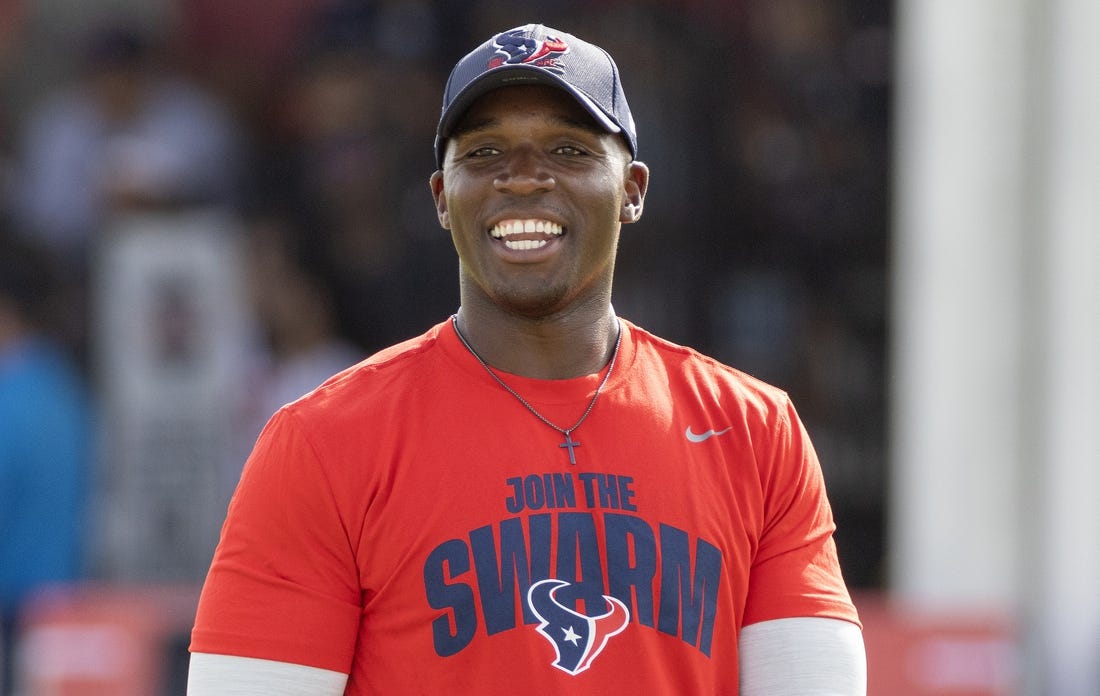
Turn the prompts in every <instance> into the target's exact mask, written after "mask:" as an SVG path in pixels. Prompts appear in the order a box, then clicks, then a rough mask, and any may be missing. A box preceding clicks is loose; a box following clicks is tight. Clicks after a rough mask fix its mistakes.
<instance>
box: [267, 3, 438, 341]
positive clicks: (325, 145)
mask: <svg viewBox="0 0 1100 696" xmlns="http://www.w3.org/2000/svg"><path fill="white" fill-rule="evenodd" d="M352 16H355V15H354V14H353V15H352ZM346 21H347V16H346V15H345V14H343V13H339V12H335V11H334V13H327V14H323V15H321V16H320V17H319V18H318V21H317V26H316V29H315V31H314V32H311V36H313V38H311V39H310V40H309V41H308V43H307V45H308V50H306V51H304V52H303V54H302V56H301V59H300V62H299V64H298V65H297V66H296V70H295V72H294V74H293V75H292V76H290V78H289V79H288V80H287V81H286V83H285V89H284V91H283V92H282V98H281V108H280V110H279V113H280V114H281V122H280V126H281V128H280V129H278V130H277V131H275V132H273V135H274V136H275V137H272V138H271V139H270V140H268V141H267V142H266V143H265V144H266V148H265V150H264V151H263V152H262V153H261V162H260V164H259V166H258V167H257V172H258V174H259V181H258V184H257V192H256V198H257V200H258V201H259V206H260V207H261V208H262V207H265V206H267V205H268V204H269V202H279V203H280V204H282V205H287V206H289V207H290V214H291V215H292V216H293V219H294V223H295V228H297V229H299V230H302V231H303V233H302V234H308V238H307V239H303V240H302V241H303V242H305V241H308V244H305V243H302V244H299V245H298V248H305V247H307V246H308V247H309V248H311V249H312V250H313V251H314V252H316V254H317V256H318V259H319V260H320V261H321V262H322V264H323V267H324V268H326V269H327V271H328V274H329V277H330V280H331V282H332V283H333V289H334V293H335V294H334V305H335V308H336V311H337V317H338V320H339V323H340V326H341V328H342V329H343V331H344V333H345V335H347V336H348V337H349V338H350V339H351V340H353V341H354V342H355V343H357V344H358V345H360V346H361V347H362V348H363V349H364V350H365V351H367V352H371V351H373V350H375V349H378V348H381V347H383V346H386V345H390V344H392V343H395V342H397V341H400V340H403V339H406V338H410V337H412V336H414V335H416V334H417V333H419V332H421V331H423V330H424V329H425V328H427V327H428V326H430V325H431V324H432V323H434V320H435V318H436V317H438V316H439V315H440V314H447V313H450V312H451V311H454V309H455V308H456V307H457V306H458V297H457V293H456V292H455V289H454V283H453V279H454V275H455V273H456V272H457V270H456V267H455V261H454V255H453V251H452V250H451V249H450V248H449V244H450V242H449V240H448V238H447V237H446V235H445V234H442V233H441V232H440V231H439V229H438V224H436V222H435V220H434V218H433V213H432V209H431V207H430V206H427V207H426V206H424V204H423V203H424V201H425V200H426V199H427V197H428V196H429V195H430V193H429V190H428V187H427V178H426V177H427V175H428V174H430V173H431V170H432V169H433V168H434V164H433V160H432V152H431V148H429V147H424V148H423V149H422V150H420V151H410V150H409V148H408V144H409V143H411V142H431V139H432V137H433V135H434V129H435V125H434V124H435V121H436V120H437V118H438V116H437V114H438V110H439V105H438V103H437V96H436V95H434V94H430V89H429V88H427V85H430V84H432V80H431V79H428V78H427V76H428V75H430V74H431V68H430V67H429V64H428V63H427V62H425V61H426V59H425V58H422V57H421V58H418V57H416V56H413V55H406V56H400V57H397V56H393V55H391V54H389V53H387V52H386V51H384V50H381V49H379V48H378V47H377V46H375V45H374V44H372V43H370V42H367V41H366V40H365V39H364V37H363V36H361V35H355V33H354V32H349V28H348V26H347V25H346V24H345V22H346ZM395 21H396V20H395ZM376 29H377V27H376ZM424 31H425V32H430V31H432V30H431V29H430V28H424ZM383 34H384V35H388V34H385V33H383ZM394 95H400V98H394Z"/></svg>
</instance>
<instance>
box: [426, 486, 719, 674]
mask: <svg viewBox="0 0 1100 696" xmlns="http://www.w3.org/2000/svg"><path fill="white" fill-rule="evenodd" d="M505 485H506V490H507V491H509V494H508V495H507V496H506V498H505V501H504V507H505V510H506V511H507V512H509V513H512V514H513V515H515V516H513V517H508V518H505V519H502V520H501V521H500V522H499V523H497V524H495V525H494V524H489V525H485V526H483V527H479V528H477V529H473V530H470V531H469V532H468V533H467V534H466V535H465V537H464V538H455V539H450V540H447V541H444V542H443V543H441V544H439V545H438V546H436V547H435V548H434V549H433V550H432V551H431V552H430V553H429V554H428V557H427V559H426V561H425V563H424V590H425V597H426V599H427V601H428V604H429V605H430V606H431V607H432V608H433V609H435V610H438V611H440V612H441V613H440V614H438V615H437V617H436V618H435V619H434V620H433V622H432V625H431V632H432V639H433V644H434V646H435V652H436V654H437V655H439V656H440V657H449V656H452V655H456V654H458V653H459V652H461V651H462V650H464V649H466V648H467V647H468V646H469V645H470V644H471V643H472V642H473V641H474V640H475V639H476V638H477V636H478V635H479V634H480V635H490V636H491V635H494V634H497V633H500V632H502V631H509V630H513V629H516V628H519V627H520V624H521V623H522V624H530V625H533V626H534V630H536V631H538V632H539V634H541V635H542V636H543V637H544V638H545V639H546V640H547V641H549V642H550V644H551V645H552V646H553V651H554V656H553V657H554V659H553V660H548V663H549V664H552V665H553V666H554V667H556V668H557V669H560V670H562V671H564V672H566V673H568V674H570V675H573V676H576V675H578V674H580V673H581V672H584V671H585V670H587V669H589V668H590V667H591V666H592V665H593V662H594V661H595V660H596V658H597V657H598V656H599V655H600V653H601V652H602V651H603V650H604V649H605V647H606V646H607V645H608V641H609V640H610V639H611V638H612V637H614V636H616V635H618V634H620V633H622V632H623V631H625V630H626V629H627V628H628V627H630V624H631V623H635V624H637V625H638V626H643V627H647V628H650V629H656V630H657V631H659V632H662V633H665V634H668V635H672V636H678V637H679V638H681V639H682V640H683V641H684V642H685V643H687V644H688V645H691V646H694V647H695V648H696V649H698V650H699V651H700V652H701V653H702V654H703V655H705V656H707V657H710V653H711V644H712V639H713V634H714V626H715V622H716V617H717V615H718V596H719V595H718V585H719V582H720V580H721V576H722V565H723V559H722V552H721V550H720V549H719V548H718V547H717V546H715V545H714V544H711V543H710V542H708V541H706V540H705V539H703V538H701V537H698V536H694V535H692V534H689V533H688V532H687V531H685V530H682V529H678V528H676V527H674V526H672V525H668V524H663V523H659V522H658V523H652V522H650V521H649V520H647V519H645V518H643V517H642V516H640V515H637V514H633V513H637V511H638V506H637V505H636V504H635V493H634V489H633V479H632V478H631V477H629V476H622V475H615V474H600V473H588V472H584V473H579V474H576V475H574V474H572V473H561V472H557V473H552V474H531V475H529V476H526V477H515V478H509V479H507V480H506V482H505ZM520 513H523V514H522V515H521V514H520ZM479 629H484V633H479ZM529 630H530V629H529Z"/></svg>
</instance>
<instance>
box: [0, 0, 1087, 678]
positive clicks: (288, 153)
mask: <svg viewBox="0 0 1100 696" xmlns="http://www.w3.org/2000/svg"><path fill="white" fill-rule="evenodd" d="M529 21H540V22H543V23H546V24H549V25H551V26H554V27H557V28H560V29H563V30H565V31H569V32H572V33H575V34H578V35H580V36H582V37H584V38H587V39H589V40H592V41H594V42H595V43H598V44H600V45H602V46H604V47H605V48H607V49H608V50H609V51H610V52H611V53H612V55H614V56H615V57H616V60H617V62H618V63H619V66H620V69H621V71H622V73H623V80H624V83H625V86H626V89H627V93H628V95H629V98H630V101H631V106H632V110H633V112H634V115H635V118H636V120H637V122H638V132H639V143H640V145H639V156H640V158H641V159H643V160H644V161H646V162H647V163H648V164H649V165H650V168H651V170H652V172H653V175H652V185H651V188H650V193H649V196H648V200H647V205H646V214H645V217H644V219H643V221H642V222H641V223H640V224H638V225H633V226H631V227H630V228H629V229H625V230H624V236H623V240H622V253H621V254H620V256H619V269H618V280H617V285H616V295H615V298H614V302H615V306H616V309H617V310H618V312H619V313H620V314H621V315H623V316H625V317H627V318H629V319H631V320H633V321H635V322H637V323H639V324H641V325H643V326H645V327H646V328H648V329H650V330H652V331H654V332H655V333H657V334H660V335H662V336H664V337H667V338H669V339H671V340H673V341H676V342H680V343H686V344H689V345H692V346H694V347H697V348H699V349H701V350H703V351H704V352H707V353H709V354H711V355H714V356H716V357H718V358H719V359H721V360H723V361H724V362H727V363H729V364H732V365H734V366H737V367H739V368H741V369H743V370H745V371H746V372H749V373H751V374H754V375H756V376H758V377H761V378H763V379H765V380H767V381H770V382H772V383H774V384H776V385H778V386H780V387H782V388H784V389H786V390H787V391H788V392H789V393H790V394H791V395H792V397H793V399H794V401H795V404H796V405H797V407H798V408H799V411H800V413H801V415H802V418H803V420H804V421H805V423H806V426H807V428H808V429H809V431H810V434H811V436H812V438H813V440H814V442H815V444H816V447H817V449H818V453H819V456H820V458H821V461H822V465H823V467H824V470H825V476H826V480H827V483H828V486H829V492H830V498H831V501H832V504H833V508H834V512H835V515H836V518H837V523H838V525H839V530H838V532H837V542H838V546H839V550H840V555H841V561H842V565H843V567H844V571H845V575H846V577H847V579H848V581H849V584H850V585H851V587H852V589H853V592H854V593H855V596H856V600H857V604H858V605H859V606H860V609H861V612H862V615H863V619H864V623H865V636H866V639H867V644H868V654H869V662H870V693H871V694H872V695H873V696H879V695H887V694H889V695H891V696H905V695H908V694H941V695H943V694H974V695H978V694H1002V695H1008V694H1052V695H1056V696H1075V695H1078V694H1080V695H1082V696H1084V695H1086V694H1088V695H1090V696H1097V695H1098V694H1100V594H1098V593H1097V591H1096V588H1097V587H1100V505H1098V504H1097V502H1096V500H1095V498H1096V495H1097V493H1096V492H1097V491H1100V473H1098V472H1100V445H1098V444H1097V442H1098V440H1097V437H1096V434H1095V433H1096V423H1097V421H1098V418H1100V407H1098V406H1097V402H1096V394H1097V393H1098V392H1100V368H1098V366H1097V357H1098V356H1100V280H1098V279H1100V273H1097V270H1098V269H1097V265H1098V263H1100V214H1098V204H1097V202H1096V200H1097V198H1100V196H1098V194H1100V183H1098V182H1100V142H1098V140H1100V125H1097V124H1100V81H1097V80H1096V79H1095V77H1094V76H1093V75H1092V72H1093V70H1094V69H1095V68H1097V67H1100V50H1098V48H1097V44H1098V42H1096V41H1095V36H1094V35H1093V34H1094V32H1095V27H1097V26H1100V6H1097V4H1096V3H1095V2H1094V1H1091V0H1051V1H1049V2H1047V1H1044V0H1010V1H1008V2H1004V1H1003V0H968V1H967V2H963V3H942V2H930V1H928V0H895V1H893V2H891V1H887V0H831V1H827V0H724V1H719V0H684V1H682V2H675V1H673V0H632V1H630V2H626V1H625V0H584V1H583V2H582V1H581V0H576V1H564V2H557V3H552V4H547V3H535V2H528V1H526V0H518V1H515V2H509V3H498V2H483V1H478V0H450V1H444V0H437V1H434V2H433V1H430V0H405V1H397V0H237V1H236V2H221V1H219V0H110V1H109V0H93V1H91V2H76V1H75V0H0V616H2V618H3V628H4V630H3V633H2V634H0V636H2V637H0V655H3V656H4V660H3V663H2V664H3V667H0V669H2V670H3V675H4V687H3V691H2V693H3V694H13V693H21V694H47V693H49V694H55V693H66V694H182V693H183V692H184V682H185V674H186V661H187V653H186V646H187V642H188V639H189V637H188V632H189V630H190V622H191V619H192V617H193V611H194V605H195V601H196V600H197V594H198V588H199V585H200V584H201V581H202V578H203V576H204V574H205V571H206V568H207V565H208V563H209V561H210V558H211V555H212V552H213V548H214V545H215V543H216V540H217V534H218V529H219V527H220V524H221V521H222V519H223V517H224V513H225V506H226V504H227V502H228V499H229V496H230V494H231V493H232V489H233V486H234V484H235V482H236V479H237V476H238V475H239V473H240V469H241V466H242V464H243V461H244V457H245V456H246V455H247V453H248V451H249V449H250V447H251V444H252V442H253V440H254V438H255V436H256V435H257V434H258V432H259V429H260V427H262V425H263V423H264V422H265V420H266V418H267V417H268V416H269V415H270V414H271V413H272V412H273V411H274V410H275V409H276V408H278V406H279V405H281V404H283V403H285V402H287V401H289V400H291V399H293V398H295V397H296V396H298V395H299V394H301V393H304V392H305V391H308V390H309V389H311V388H312V387H313V386H315V385H316V384H318V383H319V382H320V381H322V380H323V379H324V378H325V377H327V376H328V375H330V374H332V373H333V372H335V371H337V370H339V369H342V368H343V367H345V366H347V365H350V364H352V363H354V362H356V361H357V360H359V359H361V358H362V357H365V356H366V355H369V354H370V353H371V352H373V351H375V350H377V349H378V348H381V347H383V346H386V345H389V344H391V343H394V342H396V341H398V340H401V339H404V338H408V337H411V336H414V335H416V334H419V333H421V332H423V331H424V330H426V329H427V328H429V327H430V326H431V325H433V324H435V323H437V322H439V321H442V320H443V319H444V318H446V317H447V316H448V315H449V314H450V313H452V312H453V311H454V310H455V309H456V308H457V304H458V294H457V283H456V282H455V280H456V275H457V264H456V261H455V258H454V251H453V248H452V247H451V245H450V241H449V237H448V236H447V234H446V233H445V232H443V231H442V230H440V229H439V227H438V224H437V222H436V219H435V213H434V209H433V207H432V204H431V198H430V194H429V189H428V185H427V181H428V176H429V175H430V174H431V172H432V170H433V169H434V160H433V155H432V141H433V136H434V129H435V124H436V121H437V118H438V114H439V108H440V99H441V93H442V85H443V82H444V80H445V78H446V75H447V73H448V71H449V70H450V67H451V66H452V65H453V64H454V62H455V61H456V60H457V59H458V58H459V57H460V56H461V55H462V54H463V53H464V52H465V51H466V50H469V49H470V48H472V47H473V46H475V45H477V44H478V43H480V42H482V41H484V40H485V39H487V38H488V37H490V36H491V35H492V34H493V33H495V32H496V31H499V30H503V29H506V28H510V27H513V26H517V25H519V24H523V23H526V22H529Z"/></svg>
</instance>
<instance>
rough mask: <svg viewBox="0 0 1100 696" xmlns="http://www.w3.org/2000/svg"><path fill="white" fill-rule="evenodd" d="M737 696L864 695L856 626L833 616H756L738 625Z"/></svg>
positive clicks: (860, 637) (864, 675)
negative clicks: (760, 618) (764, 618)
mask: <svg viewBox="0 0 1100 696" xmlns="http://www.w3.org/2000/svg"><path fill="white" fill-rule="evenodd" d="M738 651H739V653H740V674H741V696H775V695H776V694H783V696H866V693H867V656H866V653H865V651H864V647H863V633H862V632H861V631H860V629H859V626H856V625H855V624H853V623H849V622H848V621H841V620H839V619H821V618H792V619H776V620H772V621H761V622H760V623H755V624H751V625H749V626H745V627H744V628H743V629H741V638H740V640H739V641H738Z"/></svg>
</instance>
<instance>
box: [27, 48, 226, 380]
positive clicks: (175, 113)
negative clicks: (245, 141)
mask: <svg viewBox="0 0 1100 696" xmlns="http://www.w3.org/2000/svg"><path fill="white" fill-rule="evenodd" d="M239 147H240V146H239V144H238V142H237V134H236V132H235V129H234V127H233V124H232V121H231V119H230V118H229V117H228V116H227V115H226V113H225V112H224V111H223V109H222V107H221V106H220V105H219V104H218V103H217V102H215V101H213V100H212V99H211V98H210V97H208V96H207V94H206V93H205V92H203V91H202V90H201V89H199V88H198V87H197V86H195V85H193V84H191V83H189V82H187V81H185V80H183V79H182V78H180V77H178V76H177V75H174V74H173V73H172V72H171V71H168V70H166V69H164V68H163V66H161V65H160V64H159V63H158V61H157V59H156V56H155V52H154V50H153V46H152V45H151V43H150V42H149V41H148V40H146V39H145V38H144V37H143V36H142V35H141V34H139V33H137V32H136V31H132V30H130V29H127V28H111V29H107V30H104V31H101V32H97V33H95V34H94V35H93V36H92V37H91V39H89V41H88V43H87V46H86V48H85V50H84V53H83V66H82V71H81V78H80V79H79V80H78V81H77V82H76V83H75V84H72V85H67V86H63V87H59V88H57V89H55V90H54V91H53V93H52V94H50V95H49V96H48V97H46V98H45V100H44V101H43V103H42V104H40V105H38V106H37V107H36V108H35V109H33V110H32V111H31V112H30V113H29V114H28V115H27V118H26V120H25V122H24V129H23V131H22V132H21V133H20V136H19V142H18V143H17V145H16V147H15V150H16V152H15V157H16V163H15V165H16V171H15V185H16V186H17V190H16V191H15V193H14V197H15V202H14V207H15V210H16V214H17V217H18V219H19V222H20V229H21V231H23V232H25V233H26V234H27V235H28V236H29V237H30V238H31V239H33V240H35V241H37V242H39V243H41V244H42V245H43V246H44V248H47V249H48V250H49V251H50V253H51V254H53V255H54V256H55V258H56V259H57V261H58V263H60V264H61V267H62V268H63V269H64V271H65V273H64V276H63V278H64V280H65V287H63V288H62V289H61V291H62V292H63V294H65V295H66V302H65V303H64V307H66V308H67V309H66V314H67V316H63V317H59V319H58V321H59V324H60V325H61V327H60V328H61V331H62V332H63V336H62V337H63V338H64V339H65V341H66V343H67V344H69V345H70V346H72V347H73V348H74V349H76V350H77V351H78V353H79V354H78V357H80V358H83V357H85V355H84V354H85V352H86V342H87V328H86V326H87V322H88V319H87V310H88V307H87V306H86V296H87V287H86V284H87V282H88V277H89V268H88V266H89V264H90V263H91V256H92V252H93V251H94V249H95V247H96V244H97V242H98V240H99V238H100V237H101V235H102V234H104V232H105V229H106V226H107V225H108V224H109V221H110V219H111V217H112V216H113V215H115V214H118V213H123V212H133V211H143V210H160V211H164V210H174V209H178V208H180V207H184V206H194V205H211V204H226V203H230V202H233V201H234V200H235V196H236V195H237V191H236V187H237V185H238V177H239V171H238V169H239V152H238V150H239Z"/></svg>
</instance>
